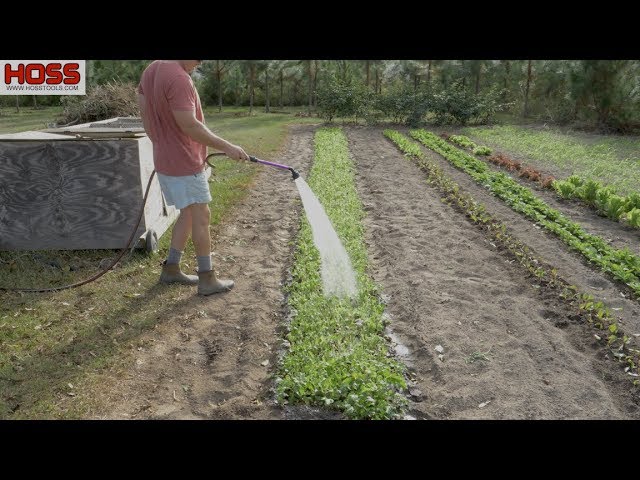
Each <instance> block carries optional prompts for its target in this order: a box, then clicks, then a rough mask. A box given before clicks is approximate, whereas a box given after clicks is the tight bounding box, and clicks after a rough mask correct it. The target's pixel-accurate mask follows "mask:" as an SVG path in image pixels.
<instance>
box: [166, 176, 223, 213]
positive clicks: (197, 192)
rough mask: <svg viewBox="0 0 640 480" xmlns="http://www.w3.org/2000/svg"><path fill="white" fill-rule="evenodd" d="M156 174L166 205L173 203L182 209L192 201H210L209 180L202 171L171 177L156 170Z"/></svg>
mask: <svg viewBox="0 0 640 480" xmlns="http://www.w3.org/2000/svg"><path fill="white" fill-rule="evenodd" d="M156 174H157V175H158V182H160V188H161V189H162V193H163V194H164V198H165V200H166V201H167V205H174V206H175V207H176V208H177V209H178V210H182V209H183V208H185V207H188V206H189V205H192V204H194V203H209V202H210V201H211V192H209V182H208V181H207V177H206V175H205V172H204V171H202V172H200V173H194V174H193V175H185V176H183V177H172V176H169V175H163V174H161V173H157V172H156Z"/></svg>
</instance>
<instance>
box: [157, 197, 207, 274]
mask: <svg viewBox="0 0 640 480" xmlns="http://www.w3.org/2000/svg"><path fill="white" fill-rule="evenodd" d="M190 233H191V210H190V209H189V207H187V208H183V209H182V210H180V215H179V216H178V220H176V223H175V224H174V226H173V231H172V232H171V248H170V249H169V256H168V257H167V260H166V261H165V262H164V264H163V265H162V274H161V275H160V281H161V282H163V283H183V284H185V285H196V284H197V283H198V277H197V276H196V275H186V274H184V273H182V271H181V270H180V260H181V258H182V252H183V251H184V248H185V246H186V245H187V240H189V235H190Z"/></svg>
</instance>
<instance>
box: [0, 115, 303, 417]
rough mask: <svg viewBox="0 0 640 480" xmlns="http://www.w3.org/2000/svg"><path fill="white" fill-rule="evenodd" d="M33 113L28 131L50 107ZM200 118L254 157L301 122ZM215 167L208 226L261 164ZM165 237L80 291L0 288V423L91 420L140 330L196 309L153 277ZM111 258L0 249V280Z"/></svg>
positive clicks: (45, 280) (8, 126)
mask: <svg viewBox="0 0 640 480" xmlns="http://www.w3.org/2000/svg"><path fill="white" fill-rule="evenodd" d="M35 113H37V120H36V116H35V115H34V116H30V117H29V118H30V119H31V120H30V122H31V123H30V125H31V126H29V127H27V128H34V127H35V126H37V124H38V122H46V121H53V118H54V117H55V112H53V111H49V113H47V111H37V112H35ZM20 115H22V113H21V114H20ZM27 115H28V112H27V111H26V110H25V117H19V119H18V120H19V121H18V122H17V123H16V124H12V123H11V122H10V121H7V120H8V116H2V117H0V122H4V123H2V124H1V125H2V129H1V130H0V132H2V133H8V132H10V131H22V130H24V125H27V124H28V122H27V121H26V120H25V118H26V116H27ZM205 118H206V119H207V121H208V125H209V127H210V128H211V129H212V130H213V131H214V133H217V134H219V135H221V136H223V137H224V138H226V139H228V140H230V141H232V142H235V143H238V144H239V145H242V146H243V147H245V149H246V150H247V151H248V152H249V153H251V154H253V155H256V156H259V157H262V158H266V159H273V160H276V161H277V159H276V158H274V156H275V155H276V154H277V152H278V150H279V149H280V148H281V147H282V145H283V143H284V141H285V135H286V125H287V124H288V123H294V122H297V121H298V120H308V119H300V118H296V117H293V116H292V115H275V114H274V115H267V114H257V115H256V116H252V117H247V116H240V117H232V115H227V113H226V112H223V114H216V113H213V112H207V113H206V115H205ZM47 119H50V120H47ZM18 125H20V126H18ZM215 165H216V167H215V171H214V174H215V175H214V176H213V177H212V178H211V180H210V188H211V192H212V197H213V201H212V202H211V203H210V208H211V211H212V215H211V219H212V220H211V223H212V225H214V227H213V228H215V226H216V225H218V224H219V223H221V222H224V221H225V218H226V216H227V215H228V214H229V212H230V211H231V210H232V209H233V207H234V205H235V204H237V202H238V201H239V200H241V199H242V198H243V197H244V196H245V195H246V194H247V193H248V190H249V189H250V188H251V185H252V182H253V179H254V176H255V174H256V172H257V171H258V169H260V168H265V167H261V166H257V165H254V164H251V163H243V162H236V161H233V160H230V159H226V158H224V157H217V159H216V160H215ZM169 242H170V230H169V231H167V233H166V234H165V235H163V236H162V237H161V238H160V242H159V247H160V250H159V252H158V253H157V254H154V255H153V256H147V255H146V254H144V253H142V252H138V251H136V252H134V253H133V254H132V255H126V256H125V258H124V259H123V261H122V262H121V263H122V264H121V266H120V267H119V268H116V269H115V270H113V271H111V272H109V273H108V274H106V275H104V276H103V277H101V278H100V279H98V280H97V281H96V282H92V283H90V284H87V285H85V286H82V287H80V288H75V289H70V290H63V291H60V292H54V293H19V292H6V291H0V419H18V418H22V419H56V418H66V419H78V418H88V417H90V416H91V415H92V414H93V412H95V411H96V409H98V408H100V406H101V403H100V402H101V401H102V398H104V397H105V395H104V392H102V391H101V385H102V384H104V382H105V380H106V379H107V378H110V376H113V375H119V374H122V372H124V371H126V365H127V359H128V358H129V353H130V352H132V351H134V350H135V349H137V348H139V347H143V346H144V345H143V344H142V340H141V336H142V335H144V334H145V333H146V332H149V331H150V330H152V329H153V328H154V326H155V325H157V324H159V323H162V322H163V321H164V319H165V318H171V316H172V314H173V313H174V312H176V313H177V312H180V313H184V312H187V314H189V315H190V314H194V315H195V314H197V312H195V311H194V312H192V311H191V310H190V309H189V302H190V298H191V295H190V294H187V293H190V292H191V291H192V289H191V288H190V287H187V286H175V285H172V286H167V285H161V284H159V283H158V277H159V275H160V269H161V267H160V263H161V262H162V260H164V258H165V257H166V254H167V251H168V247H169ZM115 254H116V252H114V251H111V250H97V251H37V252H34V251H0V286H4V287H13V286H15V285H19V286H22V287H26V288H42V287H49V286H54V285H64V284H68V283H73V282H76V281H81V280H84V279H85V278H88V277H90V276H91V275H93V274H94V273H97V272H98V271H99V264H100V261H101V260H103V259H105V258H113V256H114V255H115ZM183 262H184V263H183V268H184V269H185V270H192V269H193V268H194V267H195V265H196V262H195V253H194V251H193V246H192V244H191V242H189V244H188V245H187V249H186V250H185V253H184V256H183ZM185 294H187V295H186V297H185V298H184V299H181V296H184V295H185Z"/></svg>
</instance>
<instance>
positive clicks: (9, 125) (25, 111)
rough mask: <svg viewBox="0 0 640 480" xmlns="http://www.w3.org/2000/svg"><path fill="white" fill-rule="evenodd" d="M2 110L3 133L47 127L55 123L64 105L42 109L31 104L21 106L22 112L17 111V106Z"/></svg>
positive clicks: (1, 127) (0, 115) (0, 119)
mask: <svg viewBox="0 0 640 480" xmlns="http://www.w3.org/2000/svg"><path fill="white" fill-rule="evenodd" d="M0 111H1V114H0V134H3V133H18V132H24V131H27V130H42V129H44V128H47V124H48V123H53V122H54V121H55V119H56V117H57V116H58V115H59V114H60V113H61V112H62V107H46V108H43V109H41V110H34V109H33V107H30V106H27V107H20V113H16V109H15V107H11V108H7V107H4V108H2V109H0Z"/></svg>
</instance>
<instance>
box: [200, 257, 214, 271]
mask: <svg viewBox="0 0 640 480" xmlns="http://www.w3.org/2000/svg"><path fill="white" fill-rule="evenodd" d="M196 258H197V259H198V272H208V271H210V270H212V269H213V267H212V266H211V255H204V256H202V257H200V256H198V257H196Z"/></svg>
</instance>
